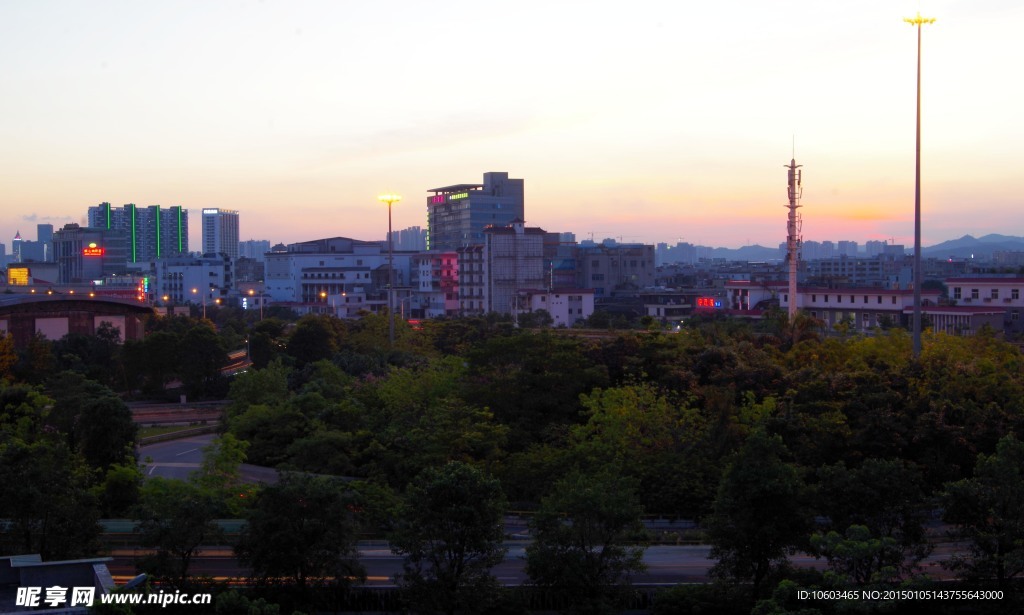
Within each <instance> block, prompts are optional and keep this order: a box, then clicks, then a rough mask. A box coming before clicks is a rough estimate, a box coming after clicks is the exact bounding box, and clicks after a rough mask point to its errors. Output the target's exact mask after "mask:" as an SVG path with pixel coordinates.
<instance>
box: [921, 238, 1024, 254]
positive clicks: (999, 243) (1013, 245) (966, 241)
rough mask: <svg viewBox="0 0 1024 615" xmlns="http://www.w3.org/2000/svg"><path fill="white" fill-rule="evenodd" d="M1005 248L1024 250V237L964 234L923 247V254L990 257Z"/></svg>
mask: <svg viewBox="0 0 1024 615" xmlns="http://www.w3.org/2000/svg"><path fill="white" fill-rule="evenodd" d="M1004 250H1005V251H1009V252H1021V251H1024V237H1013V236H1011V235H997V234H994V233H993V234H990V235H985V236H984V237H972V236H970V235H964V236H963V237H961V238H960V239H951V240H949V241H943V242H942V243H940V244H936V245H934V246H928V247H926V248H923V249H922V250H921V255H922V256H934V257H935V258H948V257H952V258H971V257H972V256H973V258H982V259H988V258H991V257H992V253H993V252H1000V251H1004Z"/></svg>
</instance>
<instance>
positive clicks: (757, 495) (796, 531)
mask: <svg viewBox="0 0 1024 615" xmlns="http://www.w3.org/2000/svg"><path fill="white" fill-rule="evenodd" d="M787 455H788V451H787V450H786V447H785V445H784V444H783V443H782V438H780V437H779V436H769V435H767V434H766V433H764V431H762V430H756V431H754V432H753V433H752V434H751V435H750V437H749V438H748V439H747V441H746V442H745V443H744V444H743V446H742V447H741V448H740V450H739V451H738V452H737V453H736V455H735V456H734V458H733V459H732V461H731V462H730V463H729V464H728V465H727V466H726V468H725V472H724V473H723V475H722V480H721V483H719V486H718V495H717V497H716V498H715V503H714V507H713V512H712V514H711V516H710V517H709V518H708V519H707V520H706V527H707V531H708V538H709V539H710V542H711V553H710V555H709V557H710V558H712V559H717V560H718V562H717V563H716V564H715V565H714V567H712V569H711V574H712V575H713V576H715V577H718V578H724V579H731V580H734V581H751V582H752V583H753V593H754V599H755V600H756V599H757V598H758V597H759V596H760V590H761V585H762V583H763V581H764V580H765V579H766V578H767V577H768V575H769V573H771V572H772V571H773V570H775V569H778V568H779V567H781V566H784V565H786V563H787V555H789V554H791V553H792V552H793V551H794V550H795V548H796V547H797V546H798V545H799V544H800V543H801V542H802V541H804V540H806V537H807V529H808V518H807V514H806V512H805V510H804V505H803V501H802V500H803V497H804V495H803V483H802V481H801V480H800V477H799V474H798V473H797V469H796V467H795V466H793V465H792V464H790V463H787V462H785V461H783V459H784V458H785V457H786V456H787Z"/></svg>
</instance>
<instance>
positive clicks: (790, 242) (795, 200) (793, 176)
mask: <svg viewBox="0 0 1024 615" xmlns="http://www.w3.org/2000/svg"><path fill="white" fill-rule="evenodd" d="M784 166H785V167H786V168H787V169H789V205H787V206H786V207H787V208H788V209H789V221H788V223H787V224H786V259H787V260H788V261H789V321H790V322H791V323H792V322H793V318H794V317H796V297H797V295H796V270H797V263H798V262H799V260H800V244H801V243H803V237H802V236H801V235H800V232H801V228H802V227H803V219H802V218H801V216H800V215H799V214H798V213H797V211H796V210H797V209H798V208H799V207H800V197H801V196H802V195H803V191H804V189H803V187H802V186H801V184H800V180H801V171H800V167H801V166H803V165H799V164H797V163H796V158H793V159H791V160H790V161H789V164H788V165H784Z"/></svg>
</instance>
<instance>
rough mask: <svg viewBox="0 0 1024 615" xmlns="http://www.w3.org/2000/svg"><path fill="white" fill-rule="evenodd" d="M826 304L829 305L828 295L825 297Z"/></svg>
mask: <svg viewBox="0 0 1024 615" xmlns="http://www.w3.org/2000/svg"><path fill="white" fill-rule="evenodd" d="M825 303H828V295H825Z"/></svg>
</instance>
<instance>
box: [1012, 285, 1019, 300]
mask: <svg viewBox="0 0 1024 615" xmlns="http://www.w3.org/2000/svg"><path fill="white" fill-rule="evenodd" d="M1010 299H1013V300H1014V301H1016V300H1017V299H1020V289H1019V288H1014V289H1011V290H1010Z"/></svg>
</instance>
